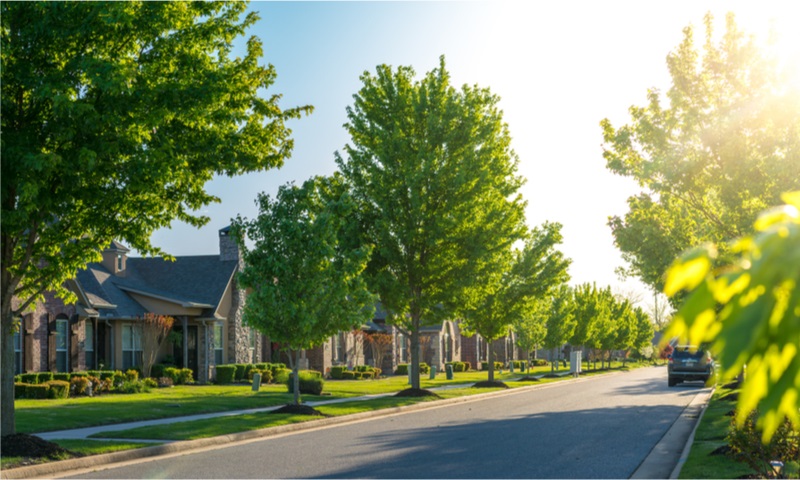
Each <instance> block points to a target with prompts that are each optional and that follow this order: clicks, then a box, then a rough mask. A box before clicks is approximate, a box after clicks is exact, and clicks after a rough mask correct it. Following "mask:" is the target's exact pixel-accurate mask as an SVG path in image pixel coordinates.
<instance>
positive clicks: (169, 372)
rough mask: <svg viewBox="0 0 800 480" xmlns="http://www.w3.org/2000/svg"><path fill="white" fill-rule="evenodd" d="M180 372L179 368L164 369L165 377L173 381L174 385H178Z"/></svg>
mask: <svg viewBox="0 0 800 480" xmlns="http://www.w3.org/2000/svg"><path fill="white" fill-rule="evenodd" d="M179 373H180V370H179V369H178V368H177V367H166V368H165V369H164V376H165V377H169V378H171V379H172V383H176V384H177V383H178V374H179Z"/></svg>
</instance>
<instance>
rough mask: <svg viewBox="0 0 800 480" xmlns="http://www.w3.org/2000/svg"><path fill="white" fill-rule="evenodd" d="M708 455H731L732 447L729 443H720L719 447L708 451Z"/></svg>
mask: <svg viewBox="0 0 800 480" xmlns="http://www.w3.org/2000/svg"><path fill="white" fill-rule="evenodd" d="M709 455H712V456H714V455H725V456H731V455H733V449H732V448H731V446H730V445H722V446H721V447H717V448H715V449H714V450H713V451H712V452H711V453H709Z"/></svg>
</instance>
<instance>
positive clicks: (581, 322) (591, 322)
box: [569, 283, 611, 349]
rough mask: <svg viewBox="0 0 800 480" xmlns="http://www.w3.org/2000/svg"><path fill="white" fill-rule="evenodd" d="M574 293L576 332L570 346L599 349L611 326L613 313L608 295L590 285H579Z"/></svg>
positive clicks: (571, 338) (595, 286)
mask: <svg viewBox="0 0 800 480" xmlns="http://www.w3.org/2000/svg"><path fill="white" fill-rule="evenodd" d="M572 293H573V297H572V298H573V304H574V306H575V308H574V310H573V314H574V316H575V317H574V318H575V330H574V331H573V332H572V336H571V337H570V339H569V344H570V345H572V346H584V347H587V348H592V349H599V348H600V342H601V338H602V336H603V334H604V333H605V332H606V331H607V329H608V328H609V326H610V316H611V312H610V306H609V304H608V302H607V301H606V297H607V296H606V293H605V291H604V290H603V289H599V288H597V285H595V284H589V283H584V284H581V285H578V286H577V287H575V288H574V289H573V290H572ZM609 295H610V293H609Z"/></svg>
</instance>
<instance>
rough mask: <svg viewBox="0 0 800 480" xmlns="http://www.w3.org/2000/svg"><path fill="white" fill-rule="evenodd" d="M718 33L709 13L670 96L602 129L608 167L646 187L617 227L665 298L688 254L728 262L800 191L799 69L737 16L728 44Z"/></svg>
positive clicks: (618, 237) (686, 46)
mask: <svg viewBox="0 0 800 480" xmlns="http://www.w3.org/2000/svg"><path fill="white" fill-rule="evenodd" d="M712 27H713V18H712V17H711V16H710V15H708V16H707V17H706V18H705V42H704V43H703V45H702V48H700V49H698V48H697V47H696V45H695V39H694V29H693V28H691V27H687V28H686V29H685V30H684V38H683V41H682V43H681V44H680V45H678V47H677V48H676V49H675V50H674V51H673V52H672V53H670V54H669V55H668V56H667V66H668V68H669V73H670V75H671V77H672V86H671V87H670V88H669V90H668V91H667V93H666V96H663V95H661V94H660V92H659V91H658V90H655V89H652V90H650V91H649V92H648V95H647V104H646V105H645V106H641V107H637V106H634V107H631V108H630V114H631V120H632V121H631V123H630V124H628V125H624V126H621V127H618V128H615V127H614V126H612V124H611V122H610V121H609V120H607V119H606V120H603V122H602V129H603V136H604V141H605V144H604V157H605V159H606V165H607V167H608V168H609V169H610V170H611V171H612V172H614V173H616V174H619V175H623V176H626V177H630V178H632V179H634V180H636V181H637V182H638V183H639V185H640V186H641V187H642V189H643V190H642V192H641V193H639V194H637V195H635V196H633V197H631V198H630V199H629V200H628V213H626V214H625V215H624V216H621V217H620V216H617V217H612V218H611V219H610V220H609V225H610V227H611V230H612V232H613V234H614V238H615V243H616V245H617V247H618V248H619V249H620V251H621V252H622V255H623V258H624V259H625V260H626V261H627V262H628V268H627V273H629V274H631V275H635V276H638V277H640V278H641V279H642V280H643V281H644V282H645V283H646V284H648V285H650V286H651V287H653V288H654V290H656V291H661V290H662V289H663V286H664V273H665V271H666V269H667V267H668V266H669V265H670V263H671V262H672V260H673V259H674V258H675V257H676V256H677V255H678V254H680V252H682V251H683V250H685V249H686V248H689V247H692V246H696V245H699V244H701V243H703V242H706V241H710V242H714V243H717V244H718V245H720V248H721V249H722V250H721V254H722V257H723V258H724V257H725V256H726V250H725V249H726V247H725V246H724V242H725V241H726V240H730V239H733V238H735V237H738V236H740V235H743V234H745V233H748V232H750V231H751V225H752V223H753V221H754V220H755V218H756V215H757V213H758V212H759V211H761V210H762V209H764V208H766V207H768V206H771V205H776V204H778V203H779V195H780V194H781V193H782V192H785V191H790V190H796V189H798V188H800V142H798V138H800V115H798V112H799V111H800V95H798V92H797V85H796V84H793V83H792V82H788V81H787V78H786V76H787V75H788V72H789V71H790V70H789V69H788V68H784V66H782V65H781V63H780V62H778V61H777V59H776V58H775V57H774V55H771V54H770V53H769V52H770V49H769V48H767V47H768V46H765V47H764V48H762V47H761V46H760V45H759V44H758V43H757V42H756V39H754V38H752V37H750V36H748V35H745V33H744V32H742V31H741V30H740V28H739V27H738V26H737V25H736V22H735V21H734V18H733V15H729V16H728V17H727V22H726V28H725V32H724V34H723V35H722V36H721V38H716V36H715V35H714V31H713V28H712ZM665 100H666V104H665Z"/></svg>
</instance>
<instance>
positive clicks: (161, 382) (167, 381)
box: [158, 370, 233, 388]
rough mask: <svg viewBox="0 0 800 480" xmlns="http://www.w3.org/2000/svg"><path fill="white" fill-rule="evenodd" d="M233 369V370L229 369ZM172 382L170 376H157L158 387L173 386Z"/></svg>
mask: <svg viewBox="0 0 800 480" xmlns="http://www.w3.org/2000/svg"><path fill="white" fill-rule="evenodd" d="M231 371H233V370H231ZM173 385H174V383H173V382H172V378H170V377H159V378H158V388H166V387H171V386H173Z"/></svg>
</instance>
